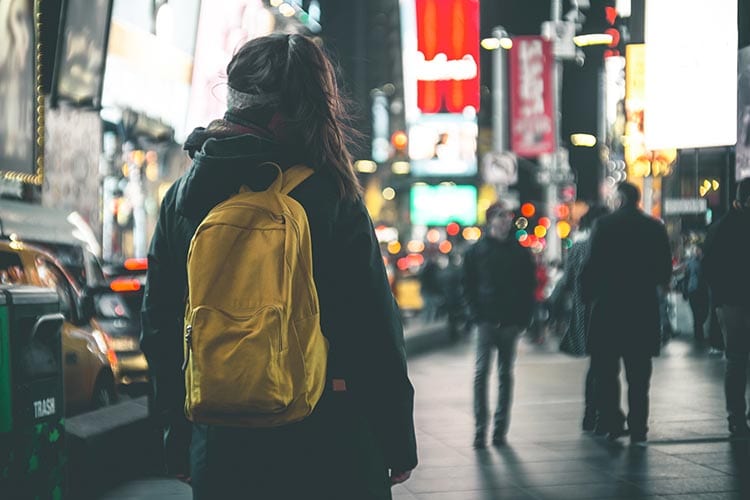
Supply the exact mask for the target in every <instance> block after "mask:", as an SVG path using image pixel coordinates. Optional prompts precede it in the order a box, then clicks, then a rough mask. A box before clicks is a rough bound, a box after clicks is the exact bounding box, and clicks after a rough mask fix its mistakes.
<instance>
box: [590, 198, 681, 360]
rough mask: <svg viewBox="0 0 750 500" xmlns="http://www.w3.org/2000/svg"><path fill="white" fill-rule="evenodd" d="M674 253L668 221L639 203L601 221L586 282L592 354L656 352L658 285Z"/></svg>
mask: <svg viewBox="0 0 750 500" xmlns="http://www.w3.org/2000/svg"><path fill="white" fill-rule="evenodd" d="M671 275H672V256H671V250H670V246H669V238H668V237H667V231H666V229H665V228H664V225H663V224H662V223H661V222H659V221H658V220H656V219H654V218H652V217H648V216H647V215H645V214H644V213H642V212H641V211H639V210H638V209H637V208H635V207H624V208H621V209H619V210H617V211H615V212H614V213H612V214H610V215H606V216H604V217H602V218H601V219H599V220H597V222H596V225H595V226H594V230H593V232H592V234H591V248H590V250H589V258H588V260H587V262H586V264H584V267H583V274H582V277H581V285H582V292H583V297H584V300H586V301H587V302H590V303H591V318H590V323H589V352H591V353H594V352H597V351H599V352H601V351H602V350H603V351H606V352H616V353H621V354H626V353H629V352H632V353H636V354H650V355H656V354H658V353H659V348H660V345H661V326H660V325H661V321H660V316H659V297H658V290H657V288H658V286H660V285H661V286H667V285H668V283H669V280H670V277H671Z"/></svg>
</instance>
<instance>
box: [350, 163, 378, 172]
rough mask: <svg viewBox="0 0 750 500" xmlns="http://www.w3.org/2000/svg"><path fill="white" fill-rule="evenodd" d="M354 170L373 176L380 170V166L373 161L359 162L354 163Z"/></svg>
mask: <svg viewBox="0 0 750 500" xmlns="http://www.w3.org/2000/svg"><path fill="white" fill-rule="evenodd" d="M354 168H355V169H357V172H361V173H363V174H372V173H374V172H375V171H376V170H377V169H378V164H377V163H375V162H374V161H372V160H357V161H355V162H354Z"/></svg>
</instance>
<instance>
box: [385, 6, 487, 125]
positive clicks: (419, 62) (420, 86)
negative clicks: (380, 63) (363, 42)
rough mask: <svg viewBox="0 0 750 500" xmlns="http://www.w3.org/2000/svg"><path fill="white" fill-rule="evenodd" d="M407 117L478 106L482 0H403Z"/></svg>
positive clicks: (457, 110) (477, 107) (458, 110)
mask: <svg viewBox="0 0 750 500" xmlns="http://www.w3.org/2000/svg"><path fill="white" fill-rule="evenodd" d="M400 6H401V30H402V37H401V38H402V46H403V65H404V73H403V75H404V104H405V108H406V120H407V122H409V123H410V122H411V121H412V116H415V115H419V114H422V113H463V112H464V111H465V110H466V108H471V109H472V110H473V111H474V112H475V113H476V111H477V110H478V109H479V0H401V1H400Z"/></svg>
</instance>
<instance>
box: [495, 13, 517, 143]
mask: <svg viewBox="0 0 750 500" xmlns="http://www.w3.org/2000/svg"><path fill="white" fill-rule="evenodd" d="M492 36H493V38H494V39H495V40H497V44H498V45H497V47H496V48H495V50H494V51H493V53H492V150H493V151H495V152H496V153H500V152H503V151H507V150H508V131H507V126H506V124H507V123H508V111H507V109H506V108H507V106H506V102H507V97H506V96H507V93H508V91H507V85H508V79H507V77H506V75H505V66H506V63H505V59H506V54H505V51H506V49H508V48H510V47H511V46H512V44H513V42H511V41H510V38H509V37H508V32H506V31H505V29H504V28H503V27H502V26H496V27H495V28H493V30H492Z"/></svg>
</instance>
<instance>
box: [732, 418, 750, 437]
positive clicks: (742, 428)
mask: <svg viewBox="0 0 750 500" xmlns="http://www.w3.org/2000/svg"><path fill="white" fill-rule="evenodd" d="M729 434H731V435H732V437H735V438H748V437H750V427H748V426H747V422H744V421H743V422H730V423H729Z"/></svg>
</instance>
